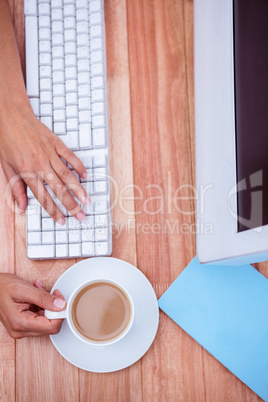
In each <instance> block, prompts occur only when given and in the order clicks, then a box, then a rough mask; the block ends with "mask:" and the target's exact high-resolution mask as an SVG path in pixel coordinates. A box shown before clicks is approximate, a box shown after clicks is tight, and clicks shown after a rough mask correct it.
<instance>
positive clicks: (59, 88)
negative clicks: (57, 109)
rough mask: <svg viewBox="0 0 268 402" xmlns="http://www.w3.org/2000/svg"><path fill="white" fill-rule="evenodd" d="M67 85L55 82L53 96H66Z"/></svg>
mask: <svg viewBox="0 0 268 402" xmlns="http://www.w3.org/2000/svg"><path fill="white" fill-rule="evenodd" d="M64 95H65V86H64V84H54V85H53V96H64Z"/></svg>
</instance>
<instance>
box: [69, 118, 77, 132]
mask: <svg viewBox="0 0 268 402" xmlns="http://www.w3.org/2000/svg"><path fill="white" fill-rule="evenodd" d="M66 126H67V131H77V130H78V119H67V120H66Z"/></svg>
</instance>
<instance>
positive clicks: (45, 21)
mask: <svg viewBox="0 0 268 402" xmlns="http://www.w3.org/2000/svg"><path fill="white" fill-rule="evenodd" d="M38 23H39V28H50V18H49V16H48V15H42V16H40V17H39V18H38ZM26 47H27V44H26Z"/></svg>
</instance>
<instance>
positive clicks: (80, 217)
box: [75, 211, 85, 221]
mask: <svg viewBox="0 0 268 402" xmlns="http://www.w3.org/2000/svg"><path fill="white" fill-rule="evenodd" d="M75 217H76V219H78V220H79V221H82V220H83V219H84V218H85V214H84V212H81V211H80V212H78V214H76V216H75Z"/></svg>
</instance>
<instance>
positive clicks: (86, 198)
mask: <svg viewBox="0 0 268 402" xmlns="http://www.w3.org/2000/svg"><path fill="white" fill-rule="evenodd" d="M81 201H82V204H84V205H88V204H89V203H90V198H89V196H88V195H87V196H85V195H84V196H83V197H82V200H81Z"/></svg>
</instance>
